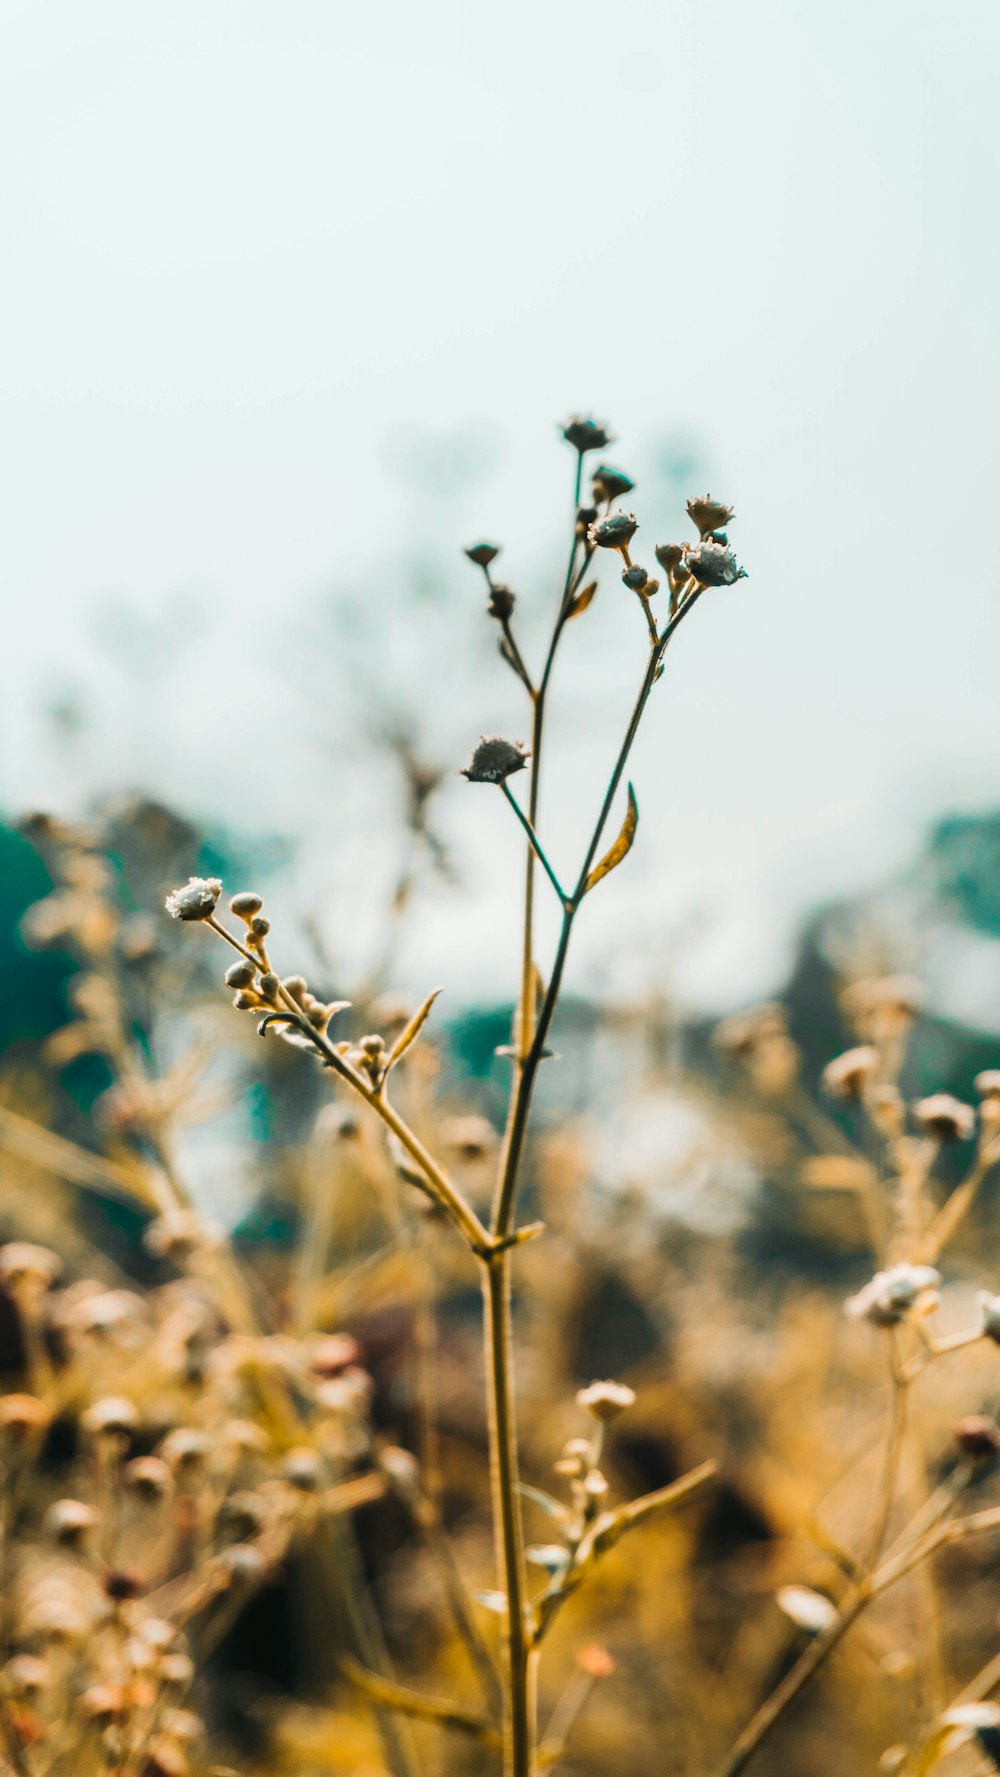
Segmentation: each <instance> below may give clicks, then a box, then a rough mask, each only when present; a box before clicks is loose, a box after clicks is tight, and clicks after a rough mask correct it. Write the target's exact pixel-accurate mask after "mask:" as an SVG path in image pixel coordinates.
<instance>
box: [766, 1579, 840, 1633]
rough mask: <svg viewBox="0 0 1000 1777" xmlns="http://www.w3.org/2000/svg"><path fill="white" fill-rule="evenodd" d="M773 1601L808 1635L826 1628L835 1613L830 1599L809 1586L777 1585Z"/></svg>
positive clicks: (834, 1607)
mask: <svg viewBox="0 0 1000 1777" xmlns="http://www.w3.org/2000/svg"><path fill="white" fill-rule="evenodd" d="M774 1602H775V1604H776V1605H777V1606H778V1609H779V1610H781V1611H784V1613H785V1616H786V1617H788V1618H789V1619H790V1620H791V1621H792V1622H793V1623H794V1624H795V1627H796V1628H797V1629H804V1630H805V1631H806V1633H807V1634H808V1635H819V1634H820V1633H821V1631H822V1630H823V1629H828V1628H829V1626H830V1624H831V1623H832V1622H833V1620H834V1617H835V1616H836V1614H837V1610H836V1606H835V1605H834V1604H832V1603H831V1601H830V1599H829V1598H825V1597H824V1595H823V1593H822V1592H814V1591H813V1589H812V1587H811V1586H779V1588H778V1590H777V1592H776V1593H775V1594H774Z"/></svg>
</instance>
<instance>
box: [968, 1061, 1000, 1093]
mask: <svg viewBox="0 0 1000 1777" xmlns="http://www.w3.org/2000/svg"><path fill="white" fill-rule="evenodd" d="M972 1084H973V1087H974V1089H975V1093H976V1097H977V1098H1000V1068H997V1067H990V1068H987V1069H986V1071H985V1073H982V1074H977V1075H976V1077H975V1079H974V1080H973V1082H972Z"/></svg>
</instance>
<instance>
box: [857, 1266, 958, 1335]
mask: <svg viewBox="0 0 1000 1777" xmlns="http://www.w3.org/2000/svg"><path fill="white" fill-rule="evenodd" d="M940 1283H941V1274H940V1272H939V1271H935V1269H934V1267H933V1266H932V1265H894V1266H893V1267H892V1268H891V1270H889V1271H877V1272H876V1273H875V1276H874V1277H873V1278H872V1279H871V1281H870V1282H869V1283H866V1284H865V1287H864V1289H863V1290H859V1291H858V1293H857V1295H856V1296H851V1297H850V1298H849V1299H848V1301H847V1302H845V1304H844V1310H845V1313H847V1314H849V1315H850V1317H851V1319H852V1320H867V1321H870V1322H871V1324H872V1326H876V1327H894V1326H898V1324H899V1322H900V1321H901V1320H903V1319H904V1317H905V1316H906V1315H907V1314H908V1313H909V1311H910V1309H912V1308H917V1307H919V1308H921V1309H923V1308H926V1307H930V1306H931V1305H932V1304H933V1302H934V1301H935V1300H936V1293H937V1290H938V1288H939V1286H940Z"/></svg>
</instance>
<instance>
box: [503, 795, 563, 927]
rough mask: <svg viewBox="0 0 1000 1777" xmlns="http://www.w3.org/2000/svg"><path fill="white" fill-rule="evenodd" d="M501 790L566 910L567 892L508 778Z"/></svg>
mask: <svg viewBox="0 0 1000 1777" xmlns="http://www.w3.org/2000/svg"><path fill="white" fill-rule="evenodd" d="M500 788H501V789H502V791H503V793H504V795H505V796H506V798H507V801H508V802H509V803H510V806H511V808H512V809H513V810H514V813H515V814H516V815H517V818H518V820H519V821H520V823H521V825H522V827H523V828H524V831H525V832H526V833H527V835H528V844H529V845H530V846H531V849H532V851H533V852H534V854H535V856H536V858H537V859H538V862H539V863H540V864H541V866H542V869H543V870H544V871H545V874H546V876H547V877H548V879H549V881H550V882H551V884H552V887H553V888H554V889H555V891H556V894H557V895H558V896H559V900H560V903H561V905H562V906H563V908H565V906H566V891H565V889H564V888H563V886H562V883H561V882H560V881H559V878H558V876H557V875H556V873H555V871H554V870H553V868H552V865H551V864H550V863H549V860H548V858H547V857H546V855H545V852H544V850H543V848H542V843H541V840H540V839H539V837H538V834H537V833H536V832H535V829H534V827H533V826H532V824H531V822H530V820H529V819H528V816H527V815H526V814H525V812H524V809H523V808H522V807H521V804H520V803H519V802H518V801H517V799H516V797H515V796H513V795H512V794H511V789H510V785H509V784H508V782H507V780H506V778H504V780H503V782H502V783H501V785H500Z"/></svg>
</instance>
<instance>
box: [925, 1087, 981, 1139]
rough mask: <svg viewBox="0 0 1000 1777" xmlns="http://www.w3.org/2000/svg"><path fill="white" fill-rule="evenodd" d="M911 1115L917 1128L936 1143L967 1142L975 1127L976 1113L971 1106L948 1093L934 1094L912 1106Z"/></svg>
mask: <svg viewBox="0 0 1000 1777" xmlns="http://www.w3.org/2000/svg"><path fill="white" fill-rule="evenodd" d="M913 1115H914V1117H915V1118H916V1121H917V1123H918V1125H919V1127H920V1128H921V1129H923V1130H925V1131H926V1133H927V1134H928V1135H935V1136H937V1139H938V1141H968V1140H969V1137H970V1136H971V1135H972V1134H973V1132H974V1130H975V1127H976V1113H975V1111H974V1110H973V1109H972V1106H971V1105H968V1104H962V1103H961V1101H960V1100H959V1099H957V1098H952V1096H951V1093H950V1092H934V1093H932V1094H931V1096H930V1098H922V1099H921V1100H920V1103H919V1104H917V1105H914V1107H913Z"/></svg>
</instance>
